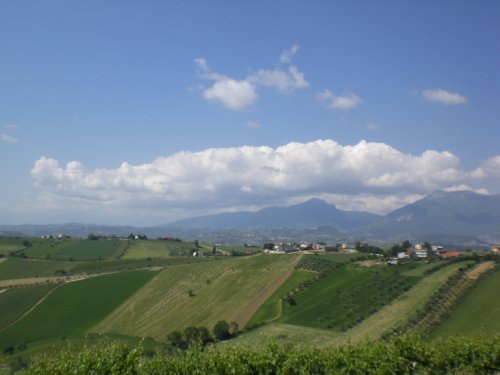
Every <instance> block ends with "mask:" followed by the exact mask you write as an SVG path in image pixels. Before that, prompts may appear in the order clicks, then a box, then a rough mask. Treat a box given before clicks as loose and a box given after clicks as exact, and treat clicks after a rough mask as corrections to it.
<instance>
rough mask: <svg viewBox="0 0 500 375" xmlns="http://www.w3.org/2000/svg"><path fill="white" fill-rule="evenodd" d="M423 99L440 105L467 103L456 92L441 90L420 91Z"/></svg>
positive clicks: (464, 98)
mask: <svg viewBox="0 0 500 375" xmlns="http://www.w3.org/2000/svg"><path fill="white" fill-rule="evenodd" d="M422 96H423V98H424V99H426V100H428V101H430V102H435V103H441V104H448V105H457V104H463V103H467V98H466V97H465V96H463V95H460V94H458V93H456V92H449V91H446V90H443V89H432V90H424V91H422Z"/></svg>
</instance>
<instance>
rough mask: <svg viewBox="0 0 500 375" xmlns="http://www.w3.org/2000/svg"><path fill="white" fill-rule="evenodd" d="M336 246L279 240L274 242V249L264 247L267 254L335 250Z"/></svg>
mask: <svg viewBox="0 0 500 375" xmlns="http://www.w3.org/2000/svg"><path fill="white" fill-rule="evenodd" d="M335 250H336V248H335V247H333V246H328V245H325V244H320V243H314V244H310V243H285V242H278V243H275V244H273V246H272V249H264V253H266V254H290V253H297V252H300V251H320V252H326V251H335Z"/></svg>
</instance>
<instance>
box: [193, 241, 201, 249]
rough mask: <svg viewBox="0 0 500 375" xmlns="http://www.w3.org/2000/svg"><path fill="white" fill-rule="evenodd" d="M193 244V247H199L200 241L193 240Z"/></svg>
mask: <svg viewBox="0 0 500 375" xmlns="http://www.w3.org/2000/svg"><path fill="white" fill-rule="evenodd" d="M193 245H194V247H195V248H199V247H200V243H199V242H198V240H194V242H193Z"/></svg>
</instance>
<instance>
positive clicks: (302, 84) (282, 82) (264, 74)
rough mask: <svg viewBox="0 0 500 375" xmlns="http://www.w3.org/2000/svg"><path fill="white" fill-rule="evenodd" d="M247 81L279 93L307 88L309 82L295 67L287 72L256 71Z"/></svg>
mask: <svg viewBox="0 0 500 375" xmlns="http://www.w3.org/2000/svg"><path fill="white" fill-rule="evenodd" d="M248 80H249V81H250V82H252V83H255V84H257V85H260V86H266V87H272V88H275V89H277V90H280V91H291V90H295V89H303V88H306V87H309V82H307V81H306V79H305V78H304V73H302V72H301V71H299V70H298V68H297V67H296V66H295V65H292V66H290V67H289V68H288V72H285V71H284V70H281V69H274V70H258V71H257V72H256V73H254V74H252V75H250V76H249V77H248Z"/></svg>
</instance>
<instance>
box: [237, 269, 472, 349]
mask: <svg viewBox="0 0 500 375" xmlns="http://www.w3.org/2000/svg"><path fill="white" fill-rule="evenodd" d="M465 263H466V262H460V263H456V264H452V265H448V266H446V267H444V268H442V269H440V270H438V271H436V272H434V273H432V274H431V275H429V276H426V277H425V278H423V279H421V280H420V281H418V282H417V283H416V284H415V285H414V286H413V287H412V288H411V289H409V290H408V291H406V292H404V293H402V294H401V295H400V296H399V297H397V298H395V299H394V300H393V301H392V302H390V303H388V304H386V305H384V306H383V307H381V308H380V309H379V310H378V311H377V312H375V313H373V314H371V315H370V316H368V317H367V318H366V319H365V320H363V321H361V322H360V323H359V324H357V325H355V326H354V327H353V328H351V329H349V330H347V331H345V332H341V331H340V330H338V329H333V330H325V329H319V328H315V327H314V326H312V324H310V323H309V324H307V323H308V322H307V321H306V325H297V324H283V323H282V320H278V321H276V322H274V323H272V324H267V325H264V326H262V327H260V328H257V329H255V330H252V331H249V332H248V333H245V334H243V335H241V336H240V337H238V338H237V339H235V340H232V342H231V343H230V344H231V345H250V346H252V345H257V344H258V343H259V342H262V339H263V338H270V339H273V340H276V341H279V342H284V343H292V344H304V345H313V346H328V345H339V344H341V343H343V342H346V341H352V342H359V341H363V340H365V339H368V338H370V339H378V338H380V337H381V336H382V335H384V334H385V333H387V332H390V331H391V330H392V329H394V328H397V327H400V326H402V325H404V324H405V323H406V322H407V321H408V320H409V319H410V318H411V317H413V316H414V314H416V311H417V310H419V309H422V307H423V306H424V305H425V303H426V302H427V301H428V300H429V298H431V296H432V295H433V294H434V293H435V292H436V291H437V290H438V289H439V288H440V287H441V286H442V285H444V284H445V283H446V281H447V280H448V278H449V277H450V276H452V275H454V274H455V273H456V272H458V270H459V268H460V267H463V265H464V264H465ZM335 272H338V271H334V273H333V274H332V277H333V275H334V274H335ZM345 272H349V271H344V272H342V273H340V274H339V275H338V276H337V277H338V278H339V279H340V280H338V282H339V283H340V281H342V280H344V282H347V283H348V282H349V277H346V275H345ZM325 279H326V278H325ZM322 280H324V279H322ZM355 284H356V283H354V284H353V285H354V286H355ZM335 285H338V284H336V283H334V284H332V287H335ZM344 285H347V284H344ZM311 292H312V291H309V292H308V294H309V293H311ZM321 295H322V288H318V296H314V295H312V293H311V295H310V296H309V298H311V299H313V300H316V301H317V302H315V303H316V304H317V305H318V307H319V308H321V307H322V303H321V299H320V298H319V296H321ZM326 295H328V293H326ZM325 298H326V301H325V303H326V302H327V301H328V298H327V297H325ZM299 304H300V301H299ZM299 304H298V305H297V306H292V307H289V308H290V309H292V308H294V307H298V306H300V305H299ZM302 311H303V314H304V315H305V314H310V316H313V315H317V312H315V311H314V310H311V311H307V309H306V308H304V309H303V310H302ZM299 318H300V316H299ZM285 319H286V318H285ZM283 320H284V319H283ZM298 322H299V323H301V321H300V320H298Z"/></svg>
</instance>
